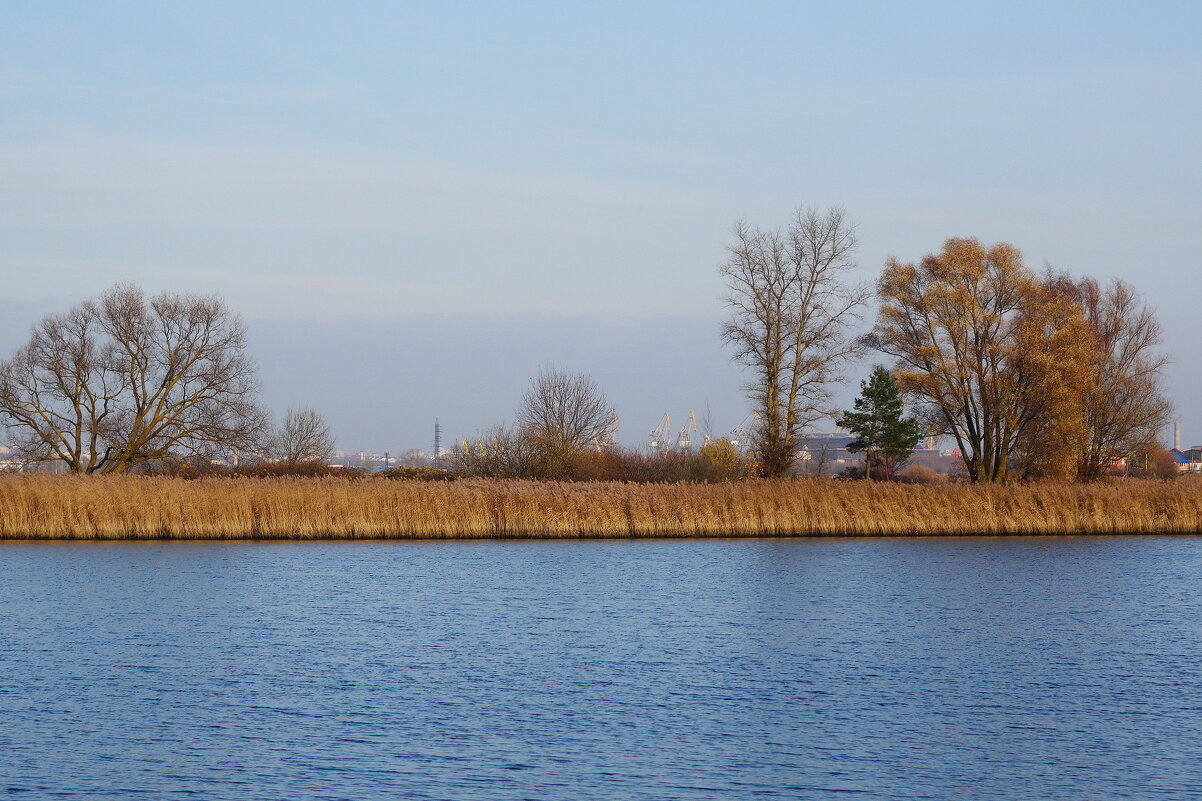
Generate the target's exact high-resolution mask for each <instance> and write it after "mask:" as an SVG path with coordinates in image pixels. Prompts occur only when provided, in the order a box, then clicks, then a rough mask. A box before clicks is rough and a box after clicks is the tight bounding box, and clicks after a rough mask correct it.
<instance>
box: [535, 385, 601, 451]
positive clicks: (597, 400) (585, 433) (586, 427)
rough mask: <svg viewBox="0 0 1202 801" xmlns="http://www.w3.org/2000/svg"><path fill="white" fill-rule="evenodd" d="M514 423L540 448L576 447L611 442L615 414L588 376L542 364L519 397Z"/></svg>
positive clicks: (565, 448) (597, 445)
mask: <svg viewBox="0 0 1202 801" xmlns="http://www.w3.org/2000/svg"><path fill="white" fill-rule="evenodd" d="M517 425H518V427H519V428H520V430H521V432H522V435H523V436H525V437H527V438H529V439H531V440H534V441H536V442H539V443H542V445H543V446H544V448H550V449H556V450H580V449H583V448H586V447H596V448H600V447H604V446H607V445H609V444H611V443H612V442H613V438H614V435H615V434H616V433H617V431H618V415H617V412H615V411H614V407H613V406H611V405H610V403H609V400H608V399H607V398H606V397H605V394H604V393H603V392H602V391H601V389H600V387H598V386H597V382H596V381H594V380H593V379H592V378H590V377H589V376H587V375H582V374H572V373H569V372H567V371H566V370H562V369H560V368H558V367H544V368H543V369H542V370H540V371H539V373H538V375H536V376H535V377H534V378H533V379H532V380H531V381H530V387H529V388H528V389H527V390H526V393H525V394H524V395H523V396H522V401H521V403H520V404H519V406H518V410H517Z"/></svg>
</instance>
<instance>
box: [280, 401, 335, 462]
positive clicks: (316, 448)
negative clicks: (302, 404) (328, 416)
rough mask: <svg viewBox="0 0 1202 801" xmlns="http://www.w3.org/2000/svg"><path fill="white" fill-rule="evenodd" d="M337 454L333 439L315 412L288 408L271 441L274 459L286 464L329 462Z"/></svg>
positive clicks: (306, 409) (323, 420)
mask: <svg viewBox="0 0 1202 801" xmlns="http://www.w3.org/2000/svg"><path fill="white" fill-rule="evenodd" d="M333 451H334V435H333V434H331V433H330V427H329V426H328V425H327V424H326V421H325V419H324V418H323V417H322V416H321V415H320V414H318V413H317V412H315V411H314V410H312V409H309V408H305V409H292V408H289V409H288V411H287V412H286V413H285V414H284V419H283V421H282V422H281V423H280V427H279V429H277V430H276V431H275V433H274V434H273V436H272V438H271V452H272V456H274V457H275V458H277V459H279V460H281V461H283V462H285V463H287V464H301V463H303V462H326V461H328V460H329V458H330V454H331V453H333Z"/></svg>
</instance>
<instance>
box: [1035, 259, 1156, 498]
mask: <svg viewBox="0 0 1202 801" xmlns="http://www.w3.org/2000/svg"><path fill="white" fill-rule="evenodd" d="M1046 282H1047V284H1048V286H1049V287H1050V288H1051V289H1052V290H1053V291H1055V292H1056V293H1057V294H1059V295H1061V296H1063V297H1064V298H1066V299H1067V300H1069V301H1071V302H1072V303H1074V304H1076V305H1077V306H1078V308H1079V309H1080V310H1081V313H1082V315H1083V316H1084V318H1085V322H1086V323H1087V325H1088V326H1089V328H1090V332H1091V334H1092V337H1091V339H1092V342H1093V343H1094V351H1093V361H1094V372H1095V375H1096V380H1095V381H1094V382H1093V383H1092V384H1090V385H1088V386H1087V387H1086V393H1085V397H1084V415H1085V419H1086V427H1087V431H1088V433H1087V438H1086V441H1085V442H1084V443H1083V444H1082V447H1081V449H1080V452H1079V458H1078V468H1079V471H1080V475H1081V477H1082V478H1083V479H1085V480H1093V479H1096V478H1098V477H1099V476H1101V475H1102V472H1103V470H1104V469H1105V467H1106V465H1107V464H1108V463H1110V462H1111V461H1112V460H1114V459H1117V458H1119V457H1123V456H1129V455H1131V454H1133V453H1137V452H1139V451H1141V450H1145V449H1147V448H1148V446H1149V445H1150V444H1152V443H1155V442H1156V437H1157V435H1158V434H1159V432H1160V430H1161V429H1163V428H1164V427H1165V426H1166V425H1167V424H1168V423H1169V419H1170V417H1171V416H1172V412H1173V405H1172V403H1171V402H1170V401H1169V400H1168V398H1167V397H1166V396H1165V392H1164V386H1163V383H1164V368H1165V367H1166V366H1167V365H1168V357H1166V356H1165V355H1164V354H1163V353H1162V352H1161V351H1160V346H1161V343H1162V341H1163V337H1164V332H1163V329H1162V327H1161V324H1160V320H1159V319H1158V318H1157V316H1156V312H1155V310H1154V309H1153V308H1152V307H1150V306H1149V305H1147V303H1145V302H1144V300H1143V298H1141V297H1140V295H1139V293H1138V292H1136V290H1135V288H1134V287H1132V286H1131V285H1130V284H1128V283H1126V282H1125V281H1121V280H1119V279H1115V280H1114V281H1112V282H1110V283H1109V284H1107V285H1105V286H1103V285H1102V284H1100V283H1099V282H1098V281H1096V280H1095V279H1093V278H1081V279H1073V278H1072V277H1070V276H1069V275H1067V274H1064V273H1056V274H1051V275H1049V276H1048V277H1047V279H1046Z"/></svg>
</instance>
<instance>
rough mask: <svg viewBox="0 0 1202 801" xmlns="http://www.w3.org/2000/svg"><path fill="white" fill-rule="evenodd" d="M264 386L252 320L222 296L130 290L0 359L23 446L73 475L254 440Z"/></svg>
mask: <svg viewBox="0 0 1202 801" xmlns="http://www.w3.org/2000/svg"><path fill="white" fill-rule="evenodd" d="M257 392H258V380H257V377H256V368H255V365H254V363H253V362H252V361H251V360H250V359H249V357H248V356H247V355H246V329H245V326H244V325H243V323H242V321H241V319H240V318H239V317H238V316H237V315H236V314H234V313H232V312H231V311H230V310H229V308H228V307H227V306H226V305H225V303H224V301H222V300H221V299H220V298H217V297H207V296H196V295H176V294H171V293H163V294H160V295H156V296H154V297H151V298H147V297H146V296H145V295H144V294H143V293H142V291H141V290H139V289H137V288H136V287H134V286H132V285H118V286H116V287H114V288H112V289H110V290H109V291H108V292H106V293H105V294H104V295H103V296H101V297H100V298H99V299H98V300H93V301H87V302H85V303H81V304H79V305H77V306H75V307H74V308H72V309H71V310H69V311H68V312H66V313H65V314H58V315H49V316H47V317H45V318H44V319H43V320H42V321H41V322H40V323H38V324H37V325H36V326H35V327H34V329H33V333H32V335H31V336H30V339H29V342H28V343H27V344H26V345H25V346H24V347H23V348H21V349H20V350H19V351H18V352H17V353H16V355H15V356H13V358H11V359H9V360H8V361H6V362H3V363H0V420H2V421H3V423H4V425H5V426H6V427H7V428H8V430H9V435H10V439H11V440H12V442H13V444H14V445H15V447H16V449H17V450H18V452H19V453H21V455H22V456H23V457H24V458H25V459H26V460H28V461H46V460H59V461H61V462H63V463H64V464H65V465H66V466H67V469H68V470H69V471H71V472H76V473H121V472H125V471H127V470H129V469H130V468H132V467H135V466H138V465H144V464H146V463H150V462H164V461H174V460H182V459H187V458H190V457H202V458H209V457H212V456H216V455H219V454H221V453H222V452H229V451H232V450H238V449H246V448H251V447H255V446H256V445H258V444H259V443H261V441H262V436H263V433H264V431H265V426H266V419H267V418H266V415H265V414H264V413H263V411H262V410H261V409H260V408H259V407H258V405H257V403H256V396H257Z"/></svg>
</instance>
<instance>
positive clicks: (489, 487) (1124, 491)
mask: <svg viewBox="0 0 1202 801" xmlns="http://www.w3.org/2000/svg"><path fill="white" fill-rule="evenodd" d="M1198 532H1202V490H1200V489H1199V488H1197V487H1196V486H1195V485H1194V484H1193V483H1192V482H1176V483H1164V482H1152V481H1127V482H1120V483H1113V484H1099V485H1091V486H1079V485H1032V486H1006V487H977V486H970V485H962V484H954V485H940V486H905V485H898V484H879V483H877V484H867V483H864V482H842V481H747V482H742V483H735V484H708V485H706V484H670V485H666V484H665V485H637V484H612V483H593V484H568V483H539V482H530V481H486V480H475V481H459V482H428V483H427V482H416V481H390V480H385V479H365V480H359V481H348V480H345V479H328V478H327V479H297V478H277V479H203V480H197V481H183V480H179V479H173V478H161V477H132V476H130V477H97V476H44V475H43V476H37V475H16V476H2V477H0V538H8V539H153V538H169V539H245V538H252V539H325V538H329V539H360V538H427V537H428V538H485V537H548V538H571V537H728V536H845V535H851V536H889V535H939V534H1076V533H1113V534H1120V533H1121V534H1130V533H1198Z"/></svg>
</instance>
